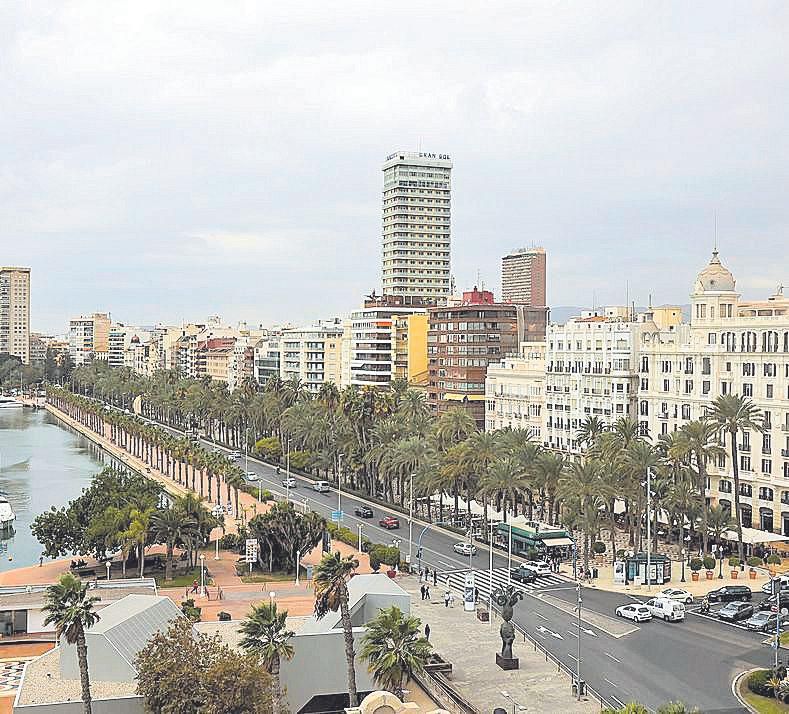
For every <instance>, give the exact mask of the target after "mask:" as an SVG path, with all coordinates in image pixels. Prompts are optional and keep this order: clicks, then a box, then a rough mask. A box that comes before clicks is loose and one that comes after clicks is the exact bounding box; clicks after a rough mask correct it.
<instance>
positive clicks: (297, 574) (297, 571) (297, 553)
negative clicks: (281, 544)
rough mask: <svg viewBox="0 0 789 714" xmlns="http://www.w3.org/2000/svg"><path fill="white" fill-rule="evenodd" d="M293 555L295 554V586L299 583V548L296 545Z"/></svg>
mask: <svg viewBox="0 0 789 714" xmlns="http://www.w3.org/2000/svg"><path fill="white" fill-rule="evenodd" d="M294 556H295V560H296V586H297V587H298V584H299V548H298V546H297V547H296V550H295V551H294Z"/></svg>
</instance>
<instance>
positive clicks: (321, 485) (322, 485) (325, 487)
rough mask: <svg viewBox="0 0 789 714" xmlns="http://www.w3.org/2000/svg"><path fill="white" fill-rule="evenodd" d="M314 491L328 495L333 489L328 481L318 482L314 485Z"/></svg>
mask: <svg viewBox="0 0 789 714" xmlns="http://www.w3.org/2000/svg"><path fill="white" fill-rule="evenodd" d="M312 490H313V491H317V492H318V493H328V492H329V491H331V488H330V487H329V482H328V481H316V482H315V483H314V484H312Z"/></svg>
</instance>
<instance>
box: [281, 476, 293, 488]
mask: <svg viewBox="0 0 789 714" xmlns="http://www.w3.org/2000/svg"><path fill="white" fill-rule="evenodd" d="M282 486H283V488H296V479H295V478H293V476H291V477H290V478H284V479H282Z"/></svg>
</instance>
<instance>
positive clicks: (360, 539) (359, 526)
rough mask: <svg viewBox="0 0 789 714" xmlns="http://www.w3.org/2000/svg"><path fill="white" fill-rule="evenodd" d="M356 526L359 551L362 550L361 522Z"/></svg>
mask: <svg viewBox="0 0 789 714" xmlns="http://www.w3.org/2000/svg"><path fill="white" fill-rule="evenodd" d="M357 528H358V529H359V549H358V550H359V552H360V553H361V552H362V524H361V523H360V524H359V525H358V526H357Z"/></svg>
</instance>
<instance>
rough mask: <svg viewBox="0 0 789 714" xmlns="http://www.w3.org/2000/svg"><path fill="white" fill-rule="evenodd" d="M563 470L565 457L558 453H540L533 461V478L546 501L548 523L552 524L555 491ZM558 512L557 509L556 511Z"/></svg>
mask: <svg viewBox="0 0 789 714" xmlns="http://www.w3.org/2000/svg"><path fill="white" fill-rule="evenodd" d="M564 469H565V457H564V455H563V454H561V453H560V452H558V451H545V450H543V451H540V453H539V454H537V458H536V459H535V461H534V472H535V477H536V479H537V481H538V483H540V487H541V489H542V490H543V492H544V493H545V495H546V497H547V499H548V523H549V524H552V523H553V522H554V506H555V504H556V489H557V488H558V486H559V479H560V478H561V477H562V474H563V473H564ZM557 510H558V509H557Z"/></svg>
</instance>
